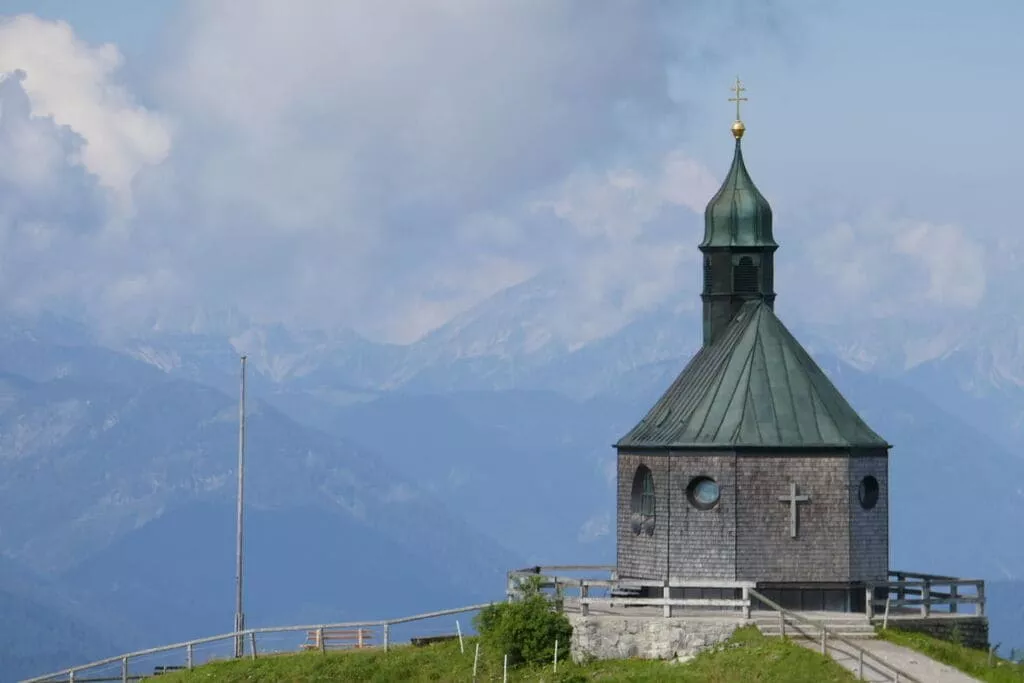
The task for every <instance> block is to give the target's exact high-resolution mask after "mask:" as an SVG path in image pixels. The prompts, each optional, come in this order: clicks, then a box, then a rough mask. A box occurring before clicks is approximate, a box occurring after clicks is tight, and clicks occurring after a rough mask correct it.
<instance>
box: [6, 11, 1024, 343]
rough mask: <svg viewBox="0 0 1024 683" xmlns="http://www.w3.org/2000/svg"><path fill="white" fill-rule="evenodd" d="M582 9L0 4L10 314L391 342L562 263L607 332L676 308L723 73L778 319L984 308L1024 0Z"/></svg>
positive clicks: (1013, 162) (1007, 178)
mask: <svg viewBox="0 0 1024 683" xmlns="http://www.w3.org/2000/svg"><path fill="white" fill-rule="evenodd" d="M595 7H599V6H595V5H592V4H589V3H586V2H571V1H568V0H567V1H566V2H562V3H546V2H540V1H537V2H531V1H525V2H521V3H499V2H479V1H473V2H470V1H469V0H437V1H434V0H423V1H422V2H416V3H414V2H399V1H396V2H394V3H386V4H385V5H384V6H382V5H380V4H379V3H373V4H371V3H355V2H353V3H340V4H339V3H335V2H331V1H330V0H307V1H306V2H301V3H291V4H289V5H288V8H287V9H286V8H285V4H284V3H280V2H271V1H270V0H258V1H254V2H247V3H234V4H232V3H227V2H198V1H197V2H188V1H187V0H180V1H178V2H172V1H170V0H146V1H145V2H139V1H133V0H95V1H92V2H88V3H85V2H80V1H78V0H24V1H20V2H19V1H16V0H0V14H2V15H4V16H7V17H9V18H11V19H10V20H9V21H7V22H6V23H5V25H4V26H3V27H2V30H0V33H2V35H0V43H3V45H4V46H0V71H3V72H13V71H14V70H16V69H21V70H22V71H24V72H25V77H24V79H23V80H21V81H17V79H8V81H7V82H5V84H4V85H3V86H2V89H3V93H2V94H0V102H2V103H3V106H4V114H2V115H0V118H4V117H6V118H7V119H8V121H7V122H5V123H4V125H2V126H0V128H3V130H2V131H0V137H2V136H7V139H5V140H0V152H3V150H9V153H8V154H7V158H6V159H5V158H2V156H0V170H3V166H6V167H7V168H6V169H5V170H4V174H3V178H2V179H0V180H2V182H0V199H4V198H6V199H5V200H4V202H2V204H0V205H2V206H4V207H6V208H5V209H4V210H3V211H2V212H0V213H2V216H0V217H2V222H0V229H2V231H3V233H2V238H3V241H2V243H0V248H3V249H4V252H3V253H2V254H0V266H3V272H4V273H5V275H2V276H0V287H2V288H3V290H5V291H4V294H2V295H0V297H2V299H3V303H4V304H6V305H8V306H12V307H17V308H19V309H21V310H41V309H55V310H61V311H64V312H70V313H72V314H75V315H78V316H79V317H84V318H86V319H89V320H91V321H93V322H96V324H103V325H113V326H117V327H123V328H125V329H137V328H140V327H141V328H145V327H147V326H152V325H154V324H158V325H160V326H161V327H170V328H173V327H181V326H188V325H190V324H191V323H192V322H193V321H194V320H195V318H196V317H197V316H198V315H199V312H201V311H205V312H206V315H207V316H209V315H219V313H212V314H211V313H210V312H211V311H213V312H219V311H223V310H224V309H228V308H237V309H239V310H241V311H243V312H244V313H246V314H248V315H251V316H253V317H254V318H256V319H259V320H262V321H281V322H284V323H286V324H289V325H299V326H304V327H324V328H334V327H349V326H351V327H355V328H357V329H359V330H361V331H362V332H364V333H366V334H368V335H371V336H374V337H377V338H382V339H391V340H396V341H409V340H411V339H414V338H416V336H418V335H419V334H422V333H424V332H425V331H427V330H429V329H431V328H433V327H436V326H437V325H439V324H442V323H443V322H445V321H446V320H448V319H450V318H451V317H452V316H454V315H456V314H458V313H459V312H461V311H464V310H466V309H467V308H468V307H470V306H473V305H474V304H477V303H478V302H480V301H483V300H485V299H486V298H487V297H488V296H490V295H492V294H494V293H495V292H497V291H500V290H501V289H502V288H504V287H507V286H511V285H514V284H516V283H518V282H522V281H524V280H527V279H529V278H531V277H540V276H542V275H550V274H552V273H556V274H558V275H559V280H560V281H561V282H564V283H566V284H565V285H564V286H565V288H566V291H565V292H564V293H562V295H561V296H562V298H561V299H560V301H562V302H563V303H562V307H563V309H564V310H562V311H560V312H559V313H552V314H551V315H552V316H553V318H555V319H559V320H561V321H562V324H566V322H565V321H566V320H570V321H572V322H571V324H566V326H567V328H568V329H571V330H572V331H573V332H572V333H573V334H577V335H579V334H584V333H582V332H580V330H581V329H586V330H587V332H586V333H585V334H586V335H587V336H589V337H595V336H600V335H602V334H606V333H608V332H609V331H614V329H616V328H617V327H618V326H621V325H622V324H624V323H625V322H628V320H629V319H631V318H632V317H634V316H636V315H638V314H640V313H642V312H643V311H645V310H649V309H650V308H651V307H655V306H659V305H665V304H666V303H669V302H671V301H672V300H673V299H678V298H687V297H688V298H689V299H693V297H694V295H695V292H696V282H697V278H696V277H695V276H694V273H693V264H694V256H695V254H696V251H695V248H694V245H695V243H696V241H697V236H698V233H699V230H700V226H699V224H700V215H699V213H700V209H701V207H702V206H703V204H704V202H706V200H707V198H708V197H709V196H710V193H711V192H713V190H714V189H715V187H714V186H715V183H716V182H717V179H718V178H720V177H721V175H722V174H723V173H724V171H725V169H726V168H727V166H728V163H729V160H730V156H731V139H730V136H729V132H728V127H729V124H730V123H731V118H732V109H731V105H730V104H729V103H728V102H727V98H728V97H729V94H730V93H729V90H728V88H729V86H730V85H731V82H732V79H733V78H734V77H735V75H736V74H737V73H738V74H739V75H740V76H741V78H742V79H743V81H744V83H745V85H746V86H747V88H748V91H747V93H746V95H747V96H748V97H749V102H748V103H747V104H746V105H745V109H744V111H745V114H744V119H745V121H746V123H747V126H748V135H747V138H745V141H744V142H745V149H746V158H747V162H748V166H749V168H750V170H751V172H752V174H753V176H754V179H755V181H756V182H757V183H758V185H759V186H760V187H761V189H762V191H763V192H764V193H765V194H766V195H767V196H768V197H769V199H770V200H771V201H772V202H773V205H774V207H775V210H776V234H777V236H778V238H779V240H780V241H781V243H782V245H783V249H784V251H783V252H781V253H780V259H784V261H782V263H783V266H784V267H783V268H782V269H780V274H779V279H780V282H779V289H780V303H783V304H784V303H785V302H786V297H787V292H793V293H794V294H795V293H796V292H798V291H800V288H801V287H802V285H803V283H804V282H806V279H807V274H808V273H809V272H812V273H814V274H815V277H817V278H819V279H820V281H821V282H822V286H821V287H816V288H815V291H814V293H813V294H809V295H807V296H801V297H799V300H797V299H798V297H796V296H793V297H791V298H790V301H791V303H790V304H789V306H790V308H791V315H794V316H802V317H805V318H808V319H814V318H815V317H819V318H822V319H830V318H835V317H837V316H838V317H842V318H843V319H849V318H851V312H850V311H851V310H856V311H857V314H856V315H853V316H852V317H854V318H859V317H863V318H864V319H869V320H875V319H880V318H886V317H891V316H894V315H900V314H901V313H900V310H901V308H904V309H909V310H913V311H914V315H920V316H924V317H926V318H930V319H936V318H939V317H941V316H948V315H954V314H955V315H961V316H962V315H974V314H978V313H979V312H984V311H985V310H987V309H989V308H991V307H993V306H995V305H996V304H998V303H1000V299H1003V298H1005V295H1004V294H1002V293H1001V291H1002V288H1000V286H999V283H1001V282H1006V283H1009V282H1010V280H1009V278H1010V277H1013V272H1014V271H1015V268H1016V261H1017V256H1016V255H1017V254H1018V253H1021V236H1020V234H1019V233H1020V231H1019V230H1018V229H1017V226H1016V225H1015V223H1016V219H1017V207H1016V204H1017V201H1016V197H1017V194H1018V190H1017V187H1016V186H1017V183H1018V182H1019V176H1020V172H1019V170H1018V169H1019V162H1018V159H1019V157H1020V153H1021V149H1020V148H1021V143H1020V141H1019V139H1020V138H1019V137H1018V136H1017V135H1016V134H1015V125H1016V116H1015V112H1016V110H1017V109H1018V108H1019V107H1018V102H1019V100H1020V99H1021V98H1022V97H1024V95H1022V94H1021V92H1020V91H1019V88H1016V87H1015V85H1014V84H1015V80H1016V79H1015V76H1016V65H1017V64H1021V63H1024V47H1022V46H1021V43H1020V41H1019V40H1018V39H1017V38H1018V36H1017V33H1016V32H1017V29H1018V27H1019V26H1021V25H1024V5H1022V4H1020V3H1015V2H1010V1H1009V0H1006V1H997V0H991V1H990V2H986V3H975V4H969V3H953V2H948V1H938V0H936V1H933V2H923V1H919V0H907V1H904V2H900V3H886V2H881V1H880V0H872V1H865V2H851V1H847V2H824V1H815V2H797V1H796V0H793V1H792V2H785V1H780V2H773V3H766V2H753V1H744V0H729V1H728V2H721V1H719V2H702V1H700V0H692V1H690V2H679V3H606V4H605V5H604V6H603V7H601V8H600V9H595ZM25 14H29V15H33V16H34V17H37V18H38V20H29V18H27V17H26V16H24V15H25ZM18 15H22V16H20V17H19V18H17V19H14V17H18ZM56 21H66V22H67V23H68V24H69V25H70V26H71V28H72V30H73V35H70V34H67V33H66V32H61V31H59V30H51V29H53V24H52V22H56ZM104 43H109V44H111V45H112V47H110V48H107V49H106V51H105V52H104V51H103V50H102V49H100V46H101V45H102V44H104ZM111 51H114V52H111ZM19 98H22V99H27V111H26V112H25V120H24V121H16V120H15V119H14V117H15V116H16V114H15V113H16V112H18V111H20V110H19V107H18V106H17V102H18V101H20V100H19ZM47 117H50V118H47ZM29 199H31V201H29ZM61 207H64V208H63V209H62V208H61ZM71 207H79V208H75V209H72V208H71ZM81 207H90V208H89V209H88V210H83V209H81ZM689 299H688V300H689ZM570 313H571V314H570ZM581 320H582V321H584V322H585V323H586V324H585V325H581V324H580V321H581ZM579 341H581V340H580V339H567V342H570V343H576V342H579ZM583 341H585V340H583Z"/></svg>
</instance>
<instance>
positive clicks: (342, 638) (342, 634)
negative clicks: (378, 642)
mask: <svg viewBox="0 0 1024 683" xmlns="http://www.w3.org/2000/svg"><path fill="white" fill-rule="evenodd" d="M321 634H323V642H322V643H321V642H320V635H321ZM372 640H373V631H370V630H369V629H365V628H357V629H324V630H323V631H320V630H315V631H306V642H304V643H303V644H302V649H303V650H333V649H345V648H353V647H354V648H363V647H370V646H372V645H373V643H372V642H370V641H372Z"/></svg>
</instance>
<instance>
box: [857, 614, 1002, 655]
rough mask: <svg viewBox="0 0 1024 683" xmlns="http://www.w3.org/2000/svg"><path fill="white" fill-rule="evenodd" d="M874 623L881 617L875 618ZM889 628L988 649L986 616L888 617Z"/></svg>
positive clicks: (879, 620)
mask: <svg viewBox="0 0 1024 683" xmlns="http://www.w3.org/2000/svg"><path fill="white" fill-rule="evenodd" d="M874 621H875V624H880V623H881V619H878V618H875V620H874ZM889 628H894V629H899V630H900V631H910V632H913V633H924V634H926V635H929V636H932V637H933V638H938V639H940V640H945V641H948V642H951V643H953V642H958V641H959V643H960V644H961V645H965V646H966V647H972V648H975V649H977V650H987V649H988V618H987V617H956V618H952V617H949V618H944V617H937V616H932V617H929V618H927V619H925V618H922V619H908V618H907V617H900V618H899V619H892V618H890V619H889Z"/></svg>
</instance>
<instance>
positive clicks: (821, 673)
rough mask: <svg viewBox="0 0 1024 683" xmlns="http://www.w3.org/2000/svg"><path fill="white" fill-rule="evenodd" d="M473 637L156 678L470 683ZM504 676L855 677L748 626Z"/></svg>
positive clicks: (692, 682) (701, 682) (804, 682)
mask: <svg viewBox="0 0 1024 683" xmlns="http://www.w3.org/2000/svg"><path fill="white" fill-rule="evenodd" d="M475 642H476V641H475V640H473V639H467V643H466V654H462V653H461V652H460V651H459V645H458V643H457V642H451V641H449V642H446V643H441V644H437V645H432V646H428V647H422V648H415V647H409V646H402V647H395V648H393V649H392V650H391V651H390V652H388V653H385V652H383V651H382V650H362V651H349V652H339V653H328V654H326V655H324V654H320V653H316V652H313V653H304V654H294V655H291V654H289V655H275V656H268V657H263V658H259V659H256V660H238V661H228V662H218V663H214V664H208V665H206V666H203V667H200V668H197V669H195V670H193V671H189V672H180V673H177V674H173V675H168V676H161V679H160V680H161V681H162V682H163V683H197V682H199V681H204V682H211V683H213V682H215V683H243V682H244V683H262V682H264V681H265V682H267V683H270V682H271V681H273V682H274V683H316V682H319V681H323V682H327V681H332V682H333V681H352V682H360V683H362V682H367V683H371V682H372V683H385V682H388V683H390V682H391V681H396V682H397V681H403V682H404V681H408V682H409V683H415V682H418V681H444V682H453V683H454V682H457V681H467V682H468V681H472V680H473V654H472V653H473V651H474V646H475ZM501 678H502V661H501V656H500V655H493V656H492V655H485V654H484V653H483V652H481V655H480V662H479V668H478V671H477V681H480V682H481V683H483V682H484V681H500V680H501ZM509 680H510V681H516V682H520V681H531V682H534V683H535V682H537V681H544V682H545V683H556V682H557V683H570V682H571V683H577V682H579V683H583V682H585V681H604V682H608V683H611V682H612V681H623V682H624V683H655V682H659V683H660V682H662V681H665V682H667V683H674V682H681V683H754V682H756V683H840V682H844V683H845V682H846V681H853V680H855V679H854V677H853V676H852V675H851V674H850V673H848V672H847V671H846V670H844V669H842V668H841V667H840V666H839V665H838V664H836V663H835V662H833V661H832V660H831V659H828V658H826V657H822V656H821V655H819V654H817V653H815V652H813V651H811V650H808V649H806V648H803V647H801V646H799V645H795V644H793V643H791V642H789V641H784V640H781V639H778V638H775V639H768V638H765V637H763V636H761V635H760V633H758V631H757V630H756V629H755V628H744V629H741V630H739V631H737V632H736V634H735V635H734V636H733V638H732V639H731V640H730V641H728V642H727V643H724V644H723V645H721V646H719V647H717V648H715V649H713V650H709V651H707V652H704V653H702V654H700V655H698V656H697V657H695V658H694V659H692V660H691V661H689V662H687V663H685V664H677V663H668V662H657V661H645V660H620V661H610V662H593V663H591V664H587V665H581V666H577V665H574V664H572V663H569V662H560V663H559V665H558V673H557V674H554V673H553V672H552V668H551V667H550V666H547V667H543V668H522V669H517V670H513V671H510V672H509Z"/></svg>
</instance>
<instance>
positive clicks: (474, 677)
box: [473, 643, 480, 683]
mask: <svg viewBox="0 0 1024 683" xmlns="http://www.w3.org/2000/svg"><path fill="white" fill-rule="evenodd" d="M478 661H480V643H477V644H476V654H474V655H473V683H476V663H477V662H478Z"/></svg>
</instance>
